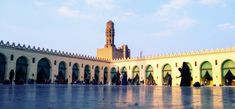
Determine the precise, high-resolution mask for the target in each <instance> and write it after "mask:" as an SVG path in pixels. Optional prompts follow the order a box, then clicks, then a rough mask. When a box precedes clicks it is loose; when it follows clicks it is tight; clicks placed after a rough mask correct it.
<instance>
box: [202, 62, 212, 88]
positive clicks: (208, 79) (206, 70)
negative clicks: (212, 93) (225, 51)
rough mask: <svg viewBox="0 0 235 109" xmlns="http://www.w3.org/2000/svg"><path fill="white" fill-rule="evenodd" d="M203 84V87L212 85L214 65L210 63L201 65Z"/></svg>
mask: <svg viewBox="0 0 235 109" xmlns="http://www.w3.org/2000/svg"><path fill="white" fill-rule="evenodd" d="M200 70H201V84H202V85H212V83H213V78H212V77H213V76H212V74H213V73H212V65H211V63H210V62H208V61H206V62H203V63H202V65H201V69H200Z"/></svg>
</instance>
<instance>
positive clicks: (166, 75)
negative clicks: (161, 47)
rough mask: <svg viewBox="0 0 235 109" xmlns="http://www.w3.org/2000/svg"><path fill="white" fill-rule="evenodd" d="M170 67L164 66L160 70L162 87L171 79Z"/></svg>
mask: <svg viewBox="0 0 235 109" xmlns="http://www.w3.org/2000/svg"><path fill="white" fill-rule="evenodd" d="M171 73H172V70H171V66H170V64H165V65H164V66H163V68H162V80H163V81H162V83H163V85H167V84H168V82H169V81H170V77H171Z"/></svg>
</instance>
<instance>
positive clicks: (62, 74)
mask: <svg viewBox="0 0 235 109" xmlns="http://www.w3.org/2000/svg"><path fill="white" fill-rule="evenodd" d="M58 71H59V72H58V76H57V80H58V83H60V84H66V83H67V76H66V75H67V74H66V72H67V67H66V63H65V62H64V61H61V62H60V63H59V69H58Z"/></svg>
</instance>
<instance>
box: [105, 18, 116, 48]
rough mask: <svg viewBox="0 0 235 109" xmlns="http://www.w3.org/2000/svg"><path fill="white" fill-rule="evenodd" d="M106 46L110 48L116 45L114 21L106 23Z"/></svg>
mask: <svg viewBox="0 0 235 109" xmlns="http://www.w3.org/2000/svg"><path fill="white" fill-rule="evenodd" d="M105 31H106V44H105V48H108V47H115V45H114V34H115V32H114V23H113V21H111V20H110V21H108V22H107V23H106V30H105Z"/></svg>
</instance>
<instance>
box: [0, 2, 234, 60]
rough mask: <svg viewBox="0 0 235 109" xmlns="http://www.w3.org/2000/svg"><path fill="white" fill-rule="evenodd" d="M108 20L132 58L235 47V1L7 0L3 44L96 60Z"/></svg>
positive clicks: (0, 19) (2, 11)
mask: <svg viewBox="0 0 235 109" xmlns="http://www.w3.org/2000/svg"><path fill="white" fill-rule="evenodd" d="M108 20H113V21H114V23H115V32H116V34H115V44H116V46H117V47H118V46H120V45H121V44H128V46H129V48H130V49H131V52H132V56H137V55H139V52H140V51H141V50H142V51H143V55H154V54H162V53H172V52H173V53H178V52H185V51H193V50H202V49H213V48H227V47H232V46H235V0H1V1H0V40H4V41H10V42H19V43H22V44H26V45H35V46H40V47H45V48H50V49H57V50H62V51H68V52H74V53H81V54H87V55H92V56H95V55H96V49H97V48H102V47H104V44H105V24H106V22H107V21H108Z"/></svg>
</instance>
